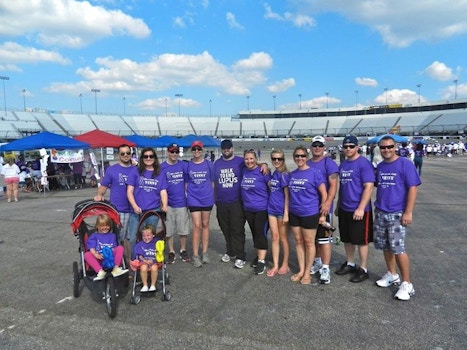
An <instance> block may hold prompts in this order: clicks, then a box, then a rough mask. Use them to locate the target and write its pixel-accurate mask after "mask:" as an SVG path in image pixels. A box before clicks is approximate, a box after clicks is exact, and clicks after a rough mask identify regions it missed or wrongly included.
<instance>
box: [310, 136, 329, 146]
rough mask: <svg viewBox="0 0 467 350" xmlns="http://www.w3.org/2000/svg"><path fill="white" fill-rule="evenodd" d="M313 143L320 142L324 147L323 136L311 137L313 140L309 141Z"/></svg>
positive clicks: (324, 140)
mask: <svg viewBox="0 0 467 350" xmlns="http://www.w3.org/2000/svg"><path fill="white" fill-rule="evenodd" d="M313 142H321V143H322V144H323V145H325V144H326V139H325V138H324V137H323V136H321V135H318V136H315V137H313V139H312V140H311V143H313Z"/></svg>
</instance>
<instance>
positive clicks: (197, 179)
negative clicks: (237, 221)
mask: <svg viewBox="0 0 467 350" xmlns="http://www.w3.org/2000/svg"><path fill="white" fill-rule="evenodd" d="M185 181H186V183H187V192H186V197H187V204H188V206H189V207H203V208H204V207H210V206H212V205H214V189H213V187H212V183H213V182H214V181H215V178H214V166H213V164H212V162H211V161H209V160H206V159H204V160H203V162H202V163H199V164H196V163H193V162H188V166H187V172H186V174H185Z"/></svg>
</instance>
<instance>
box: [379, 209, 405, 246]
mask: <svg viewBox="0 0 467 350" xmlns="http://www.w3.org/2000/svg"><path fill="white" fill-rule="evenodd" d="M401 220H402V211H399V212H395V213H385V212H383V211H380V210H378V209H375V221H374V228H373V232H374V238H373V242H374V245H375V248H376V249H380V250H390V251H392V252H393V254H395V255H397V254H402V253H405V234H406V232H407V227H405V226H403V225H402V221H401Z"/></svg>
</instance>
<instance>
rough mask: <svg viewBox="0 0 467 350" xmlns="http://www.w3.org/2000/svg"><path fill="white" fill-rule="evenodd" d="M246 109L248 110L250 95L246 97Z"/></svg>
mask: <svg viewBox="0 0 467 350" xmlns="http://www.w3.org/2000/svg"><path fill="white" fill-rule="evenodd" d="M246 110H247V111H249V110H250V95H248V96H247V97H246Z"/></svg>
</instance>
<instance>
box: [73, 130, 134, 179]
mask: <svg viewBox="0 0 467 350" xmlns="http://www.w3.org/2000/svg"><path fill="white" fill-rule="evenodd" d="M74 139H75V140H78V141H82V142H86V143H88V144H89V146H90V147H91V148H100V149H101V163H102V174H100V175H102V176H103V175H104V151H103V148H104V147H113V148H117V147H118V146H120V145H123V144H126V145H128V146H130V147H135V146H136V144H135V143H134V142H131V141H129V140H127V139H124V138H123V137H120V136H117V135H114V134H110V133H108V132H105V131H102V130H99V129H94V130H92V131H88V132H86V133H84V134H81V135H78V136H75V137H74ZM84 140H87V141H84ZM92 157H93V158H91V159H93V165H94V167H95V168H96V170H97V162H96V161H95V158H94V153H93V154H92ZM94 163H95V164H94Z"/></svg>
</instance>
